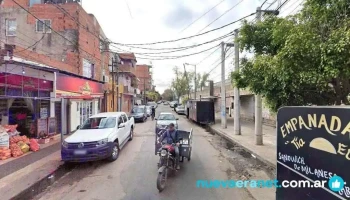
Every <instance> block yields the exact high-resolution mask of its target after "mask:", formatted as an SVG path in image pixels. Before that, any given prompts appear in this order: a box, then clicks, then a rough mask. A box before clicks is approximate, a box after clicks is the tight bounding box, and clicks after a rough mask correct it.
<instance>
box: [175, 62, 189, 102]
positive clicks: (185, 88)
mask: <svg viewBox="0 0 350 200" xmlns="http://www.w3.org/2000/svg"><path fill="white" fill-rule="evenodd" d="M173 72H174V74H175V78H174V79H173V80H172V82H171V87H172V88H173V89H174V91H175V94H176V96H177V97H180V96H182V95H185V94H188V93H189V92H190V91H191V88H192V87H191V86H190V83H191V80H193V77H194V73H187V76H186V75H185V74H184V73H183V72H181V71H180V70H179V68H178V67H174V69H173Z"/></svg>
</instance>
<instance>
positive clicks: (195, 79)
mask: <svg viewBox="0 0 350 200" xmlns="http://www.w3.org/2000/svg"><path fill="white" fill-rule="evenodd" d="M185 65H190V66H194V99H197V66H196V65H193V64H189V63H185Z"/></svg>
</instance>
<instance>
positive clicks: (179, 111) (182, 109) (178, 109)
mask: <svg viewBox="0 0 350 200" xmlns="http://www.w3.org/2000/svg"><path fill="white" fill-rule="evenodd" d="M175 112H176V113H177V114H179V115H180V114H185V107H184V106H183V105H178V106H177V107H176V108H175Z"/></svg>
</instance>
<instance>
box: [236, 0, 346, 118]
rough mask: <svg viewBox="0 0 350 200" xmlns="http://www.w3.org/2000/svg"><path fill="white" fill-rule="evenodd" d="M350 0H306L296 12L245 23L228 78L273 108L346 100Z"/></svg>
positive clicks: (274, 109)
mask: <svg viewBox="0 0 350 200" xmlns="http://www.w3.org/2000/svg"><path fill="white" fill-rule="evenodd" d="M349 7H350V1H348V0H326V1H325V0H307V1H306V3H305V4H304V7H303V9H302V11H301V12H300V13H298V14H297V15H294V16H290V17H288V18H278V17H274V16H270V17H267V19H266V20H264V21H263V22H260V23H254V24H253V23H248V22H244V24H243V27H242V29H241V31H240V38H239V43H240V47H241V51H243V50H246V51H250V52H254V53H255V57H254V58H252V59H246V58H244V59H242V68H241V71H240V72H239V73H236V72H233V73H231V78H232V82H233V84H234V85H237V86H238V87H240V88H248V89H250V90H251V91H253V92H254V93H257V94H261V95H263V96H264V97H265V100H266V103H267V104H268V105H269V106H270V108H271V109H272V110H273V111H276V110H277V109H278V108H279V107H281V106H291V105H294V106H297V105H308V104H317V105H333V104H337V105H339V104H340V103H341V102H343V103H344V104H349V100H348V95H349V92H350V79H349V77H350V76H349V75H350V56H349V52H350V28H349V27H350V9H349Z"/></svg>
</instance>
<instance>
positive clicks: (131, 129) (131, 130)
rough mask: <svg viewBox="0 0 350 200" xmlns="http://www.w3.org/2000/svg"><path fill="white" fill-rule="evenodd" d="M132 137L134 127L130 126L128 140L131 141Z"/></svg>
mask: <svg viewBox="0 0 350 200" xmlns="http://www.w3.org/2000/svg"><path fill="white" fill-rule="evenodd" d="M133 137H134V128H133V127H131V128H130V135H129V141H131V140H132V138H133Z"/></svg>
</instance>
